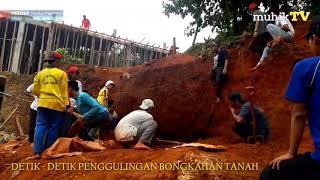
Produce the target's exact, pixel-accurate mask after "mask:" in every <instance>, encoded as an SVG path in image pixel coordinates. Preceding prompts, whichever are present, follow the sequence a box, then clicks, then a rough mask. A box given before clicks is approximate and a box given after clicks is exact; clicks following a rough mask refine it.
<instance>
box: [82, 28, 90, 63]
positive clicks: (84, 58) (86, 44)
mask: <svg viewBox="0 0 320 180" xmlns="http://www.w3.org/2000/svg"><path fill="white" fill-rule="evenodd" d="M88 38H89V35H88V34H87V33H86V43H85V46H84V52H83V61H84V63H86V58H87V50H88Z"/></svg>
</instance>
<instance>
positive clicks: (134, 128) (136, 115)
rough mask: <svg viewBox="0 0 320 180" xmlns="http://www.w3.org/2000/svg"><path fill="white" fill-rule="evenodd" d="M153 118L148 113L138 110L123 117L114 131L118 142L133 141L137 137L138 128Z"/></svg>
mask: <svg viewBox="0 0 320 180" xmlns="http://www.w3.org/2000/svg"><path fill="white" fill-rule="evenodd" d="M150 120H151V121H153V117H152V115H151V114H149V113H148V112H146V111H143V110H136V111H133V112H131V113H129V114H128V115H126V116H125V117H123V118H122V119H121V120H120V121H119V123H118V125H117V127H116V128H115V130H114V135H115V137H116V140H117V141H132V140H133V139H134V137H135V136H137V132H138V128H139V127H140V125H141V124H143V123H144V122H146V121H150Z"/></svg>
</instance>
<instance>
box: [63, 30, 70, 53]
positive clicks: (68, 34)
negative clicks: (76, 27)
mask: <svg viewBox="0 0 320 180" xmlns="http://www.w3.org/2000/svg"><path fill="white" fill-rule="evenodd" d="M70 30H71V28H69V30H66V31H67V35H66V36H67V37H66V38H65V42H64V48H65V49H68V45H69V36H70V32H71V31H70Z"/></svg>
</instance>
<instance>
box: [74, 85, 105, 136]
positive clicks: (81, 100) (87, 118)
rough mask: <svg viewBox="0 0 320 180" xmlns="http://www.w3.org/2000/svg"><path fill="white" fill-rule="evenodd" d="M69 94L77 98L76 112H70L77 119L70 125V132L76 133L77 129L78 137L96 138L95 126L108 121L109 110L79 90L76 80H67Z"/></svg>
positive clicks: (98, 126)
mask: <svg viewBox="0 0 320 180" xmlns="http://www.w3.org/2000/svg"><path fill="white" fill-rule="evenodd" d="M68 85H69V94H70V96H71V97H73V98H75V99H77V100H76V102H77V109H78V112H79V113H80V114H78V113H76V112H72V114H73V115H74V116H76V117H77V118H78V120H77V121H76V122H75V123H74V124H73V126H72V127H71V130H70V131H73V132H75V133H73V132H70V134H76V132H77V131H79V129H81V131H80V134H79V136H80V138H82V139H84V140H95V139H96V133H97V129H96V128H101V127H103V126H104V125H107V124H108V123H111V122H110V118H109V112H108V110H107V108H106V107H104V106H102V105H100V104H99V103H98V102H97V101H96V100H95V99H94V98H93V97H91V96H90V95H89V94H87V93H85V92H81V93H80V92H79V86H78V82H77V81H69V82H68Z"/></svg>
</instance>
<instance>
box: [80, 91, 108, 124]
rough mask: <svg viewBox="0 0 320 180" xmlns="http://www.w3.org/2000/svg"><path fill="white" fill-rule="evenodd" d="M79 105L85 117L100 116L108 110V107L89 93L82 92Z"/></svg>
mask: <svg viewBox="0 0 320 180" xmlns="http://www.w3.org/2000/svg"><path fill="white" fill-rule="evenodd" d="M77 107H78V111H79V112H80V114H82V115H83V117H84V119H88V118H92V117H95V116H98V115H99V114H101V113H103V112H108V110H107V108H105V107H104V106H102V105H100V104H99V103H98V101H96V100H95V99H93V98H92V97H91V96H90V95H89V94H87V93H85V92H82V93H80V95H79V96H78V98H77Z"/></svg>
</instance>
